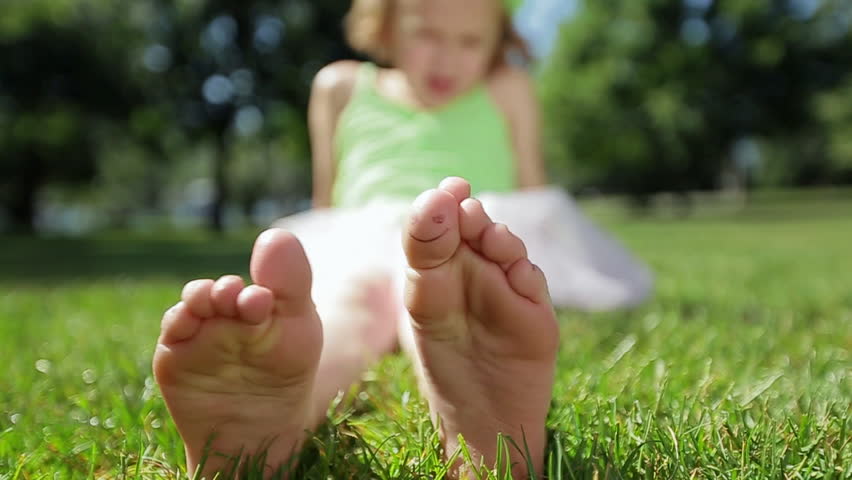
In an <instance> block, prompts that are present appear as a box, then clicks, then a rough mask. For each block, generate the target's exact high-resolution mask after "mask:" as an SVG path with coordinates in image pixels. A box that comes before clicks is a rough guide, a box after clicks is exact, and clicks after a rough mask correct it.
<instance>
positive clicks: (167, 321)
mask: <svg viewBox="0 0 852 480" xmlns="http://www.w3.org/2000/svg"><path fill="white" fill-rule="evenodd" d="M199 327H201V319H199V318H198V317H196V316H195V315H193V314H192V312H190V311H189V308H187V305H186V303H185V302H180V303H178V304H177V305H175V306H174V307H172V308H170V309H168V310H167V311H166V313H165V314H164V315H163V321H162V323H161V324H160V328H161V332H160V343H162V344H166V345H167V344H171V343H178V342H183V341H186V340H189V339H190V338H192V337H194V336H195V334H196V333H198V329H199Z"/></svg>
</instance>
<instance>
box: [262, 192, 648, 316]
mask: <svg viewBox="0 0 852 480" xmlns="http://www.w3.org/2000/svg"><path fill="white" fill-rule="evenodd" d="M477 198H478V199H479V200H480V201H482V204H483V206H484V207H485V211H486V212H487V213H488V215H489V216H490V217H491V218H492V219H493V220H494V221H495V222H499V223H503V224H506V225H507V226H508V227H509V230H511V231H512V232H513V233H514V234H515V235H517V236H518V237H520V238H521V239H522V240H523V241H524V243H525V244H526V246H527V251H528V254H529V257H530V260H531V261H532V262H533V263H535V264H536V265H538V266H539V268H541V270H542V271H543V272H544V274H545V276H546V277H547V284H548V288H549V289H550V296H551V299H552V300H553V304H554V306H555V307H557V308H568V309H576V310H583V311H606V310H616V309H623V308H629V307H633V306H636V305H638V304H640V303H641V302H642V301H643V300H645V299H646V298H647V297H648V296H649V295H650V294H651V291H652V289H653V276H652V275H651V273H650V271H649V270H648V268H647V267H646V266H645V265H644V264H642V263H641V262H639V261H638V260H636V259H635V258H633V257H632V256H631V255H630V254H629V253H628V252H627V250H626V249H624V248H623V247H622V246H621V245H620V244H619V243H618V242H617V241H616V240H615V239H614V238H612V237H611V236H609V235H607V234H606V233H605V232H603V231H601V230H600V229H599V228H597V227H596V226H595V225H594V224H593V223H592V222H591V221H590V220H589V219H588V218H586V217H585V216H584V215H583V213H582V212H581V211H580V209H579V208H578V207H577V205H576V204H575V203H574V201H573V200H572V199H571V198H570V197H569V196H568V195H567V194H566V193H565V192H563V191H562V190H560V189H557V188H542V189H538V190H532V191H530V190H526V191H520V192H513V193H508V194H490V193H486V194H482V195H480V196H478V197H477ZM408 207H409V206H408V205H407V204H403V203H401V202H383V203H382V204H381V205H378V204H376V205H372V206H367V207H363V208H357V209H343V208H338V209H323V210H312V211H308V212H304V213H300V214H297V215H293V216H290V217H287V218H283V219H281V220H279V221H277V222H275V224H274V226H276V227H280V228H284V229H286V230H289V231H291V232H293V233H294V234H295V235H296V236H297V237H298V238H299V239H300V240H301V242H302V245H303V246H304V248H305V251H306V253H307V255H308V260H309V261H310V263H311V268H312V270H313V275H314V283H313V285H314V288H313V296H314V301H315V302H316V303H317V306H319V307H321V306H322V305H323V304H324V303H327V302H334V301H335V298H336V297H337V296H338V295H340V294H341V292H344V291H345V290H346V289H347V287H348V286H350V285H352V284H353V282H357V281H359V280H360V279H363V278H369V277H376V276H388V278H391V279H393V280H394V282H395V283H396V284H397V286H398V288H397V290H398V292H399V294H400V295H401V292H402V289H401V284H402V278H404V277H403V272H404V268H405V257H404V255H403V252H402V241H401V238H402V237H401V228H402V225H403V224H404V223H403V222H404V219H405V218H406V212H407V211H408Z"/></svg>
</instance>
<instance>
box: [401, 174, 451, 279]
mask: <svg viewBox="0 0 852 480" xmlns="http://www.w3.org/2000/svg"><path fill="white" fill-rule="evenodd" d="M460 241H461V235H460V232H459V199H457V198H456V197H455V196H454V195H453V193H451V192H449V191H447V190H444V189H436V190H427V191H426V192H423V193H422V194H420V196H419V197H417V200H415V201H414V205H413V206H412V208H411V213H410V216H409V222H408V225H407V227H406V228H405V231H404V232H403V249H404V250H405V255H406V257H407V258H408V265H409V266H411V267H412V268H414V269H418V270H424V269H431V268H436V267H439V266H441V265H443V264H444V263H446V262H447V261H448V260H449V259H450V258H452V256H453V254H455V252H456V250H457V249H458V247H459V242H460Z"/></svg>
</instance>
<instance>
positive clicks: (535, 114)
mask: <svg viewBox="0 0 852 480" xmlns="http://www.w3.org/2000/svg"><path fill="white" fill-rule="evenodd" d="M489 88H490V90H491V93H492V95H493V97H494V99H495V101H496V103H497V105H498V107H500V109H501V110H502V111H503V114H504V115H505V116H506V120H507V124H508V126H509V129H510V131H511V135H512V146H513V147H514V149H515V168H516V171H517V180H518V186H519V187H520V188H531V187H538V186H542V185H545V184H547V174H546V173H545V168H544V159H543V158H542V154H541V137H540V135H541V133H540V128H541V127H540V124H541V120H540V117H539V115H540V113H539V108H538V100H537V99H536V96H535V90H534V88H533V82H532V79H531V78H530V76H529V74H528V73H527V72H526V71H525V70H522V69H520V68H517V67H513V66H508V65H507V66H503V67H499V69H498V70H497V71H496V72H494V74H493V75H492V76H491V80H490V81H489Z"/></svg>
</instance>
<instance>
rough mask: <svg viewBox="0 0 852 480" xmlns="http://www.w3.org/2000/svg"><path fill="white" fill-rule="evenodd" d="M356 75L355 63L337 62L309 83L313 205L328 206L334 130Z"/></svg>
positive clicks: (332, 178) (349, 95) (334, 160)
mask: <svg viewBox="0 0 852 480" xmlns="http://www.w3.org/2000/svg"><path fill="white" fill-rule="evenodd" d="M357 74H358V62H354V61H340V62H335V63H332V64H330V65H328V66H326V67H323V69H322V70H320V71H319V72H318V73H317V75H316V77H314V82H313V85H312V86H311V99H310V103H309V105H308V129H309V130H310V136H311V161H312V165H313V177H314V180H313V206H314V208H322V207H330V206H331V191H332V187H333V186H334V178H335V174H336V170H337V169H336V163H337V162H336V156H335V155H336V153H335V149H334V132H335V128H336V127H337V120H338V119H339V118H340V113H341V112H342V111H343V109H344V108H345V107H346V104H347V103H349V98H350V97H351V96H352V89H353V88H354V86H355V80H356V78H357Z"/></svg>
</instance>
